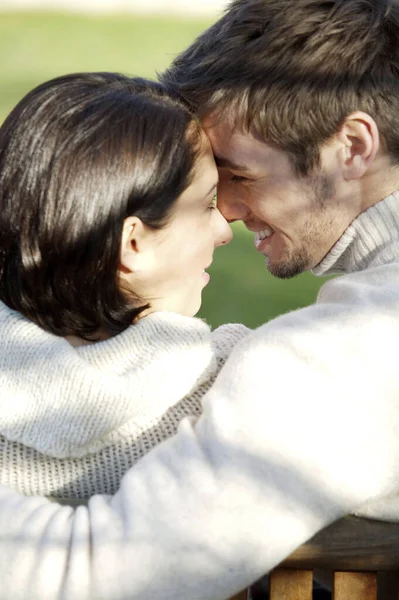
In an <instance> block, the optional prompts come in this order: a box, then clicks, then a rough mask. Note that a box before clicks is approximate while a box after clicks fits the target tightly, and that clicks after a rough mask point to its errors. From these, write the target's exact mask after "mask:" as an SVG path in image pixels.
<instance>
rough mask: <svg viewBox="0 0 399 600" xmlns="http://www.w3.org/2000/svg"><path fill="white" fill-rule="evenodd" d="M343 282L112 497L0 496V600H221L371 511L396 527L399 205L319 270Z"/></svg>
mask: <svg viewBox="0 0 399 600" xmlns="http://www.w3.org/2000/svg"><path fill="white" fill-rule="evenodd" d="M336 270H338V271H339V272H341V273H343V275H342V276H341V277H337V278H334V279H332V280H330V281H328V282H327V283H326V284H325V285H324V286H323V288H322V290H321V292H320V295H319V298H318V301H317V303H316V304H315V305H313V306H309V307H306V308H303V309H301V310H298V311H294V312H292V313H288V314H286V315H282V316H281V317H278V318H277V319H274V320H272V321H270V322H269V323H267V324H265V325H263V326H262V327H260V328H259V329H257V330H256V331H254V332H250V333H249V334H248V335H247V336H245V338H244V339H243V341H242V342H240V343H239V344H237V345H236V347H235V348H234V350H233V352H232V354H231V356H230V357H229V359H228V360H227V361H226V364H225V365H224V367H223V369H222V370H221V372H220V374H219V376H218V378H217V380H216V381H215V383H214V385H213V386H212V387H211V389H210V391H209V392H208V393H207V394H206V396H205V398H204V400H203V413H202V415H201V416H200V417H199V419H198V420H193V419H191V420H190V419H183V420H182V421H181V423H180V425H179V428H178V432H177V435H175V436H172V437H171V438H169V439H168V440H166V441H165V442H163V443H162V444H159V445H158V446H156V447H155V448H154V449H153V450H152V451H151V452H149V453H148V454H147V455H146V456H144V458H143V459H141V460H139V461H138V462H137V463H136V465H134V467H133V468H131V469H130V470H129V471H128V473H127V474H126V475H125V476H124V477H123V479H122V482H121V487H120V489H119V491H118V492H117V493H116V494H115V495H114V496H113V497H109V496H105V497H104V496H95V497H93V498H91V499H90V501H89V505H88V507H87V508H86V507H83V506H81V507H79V508H78V509H77V510H75V511H73V510H72V509H71V508H70V507H65V506H64V507H60V506H57V505H56V504H54V503H49V502H47V501H46V500H45V499H43V498H22V497H21V496H19V495H17V494H15V493H13V492H12V491H10V490H9V489H8V488H1V487H0V531H1V535H0V553H1V561H0V598H1V599H2V600H3V599H9V598H12V599H13V600H55V599H59V600H61V599H62V600H136V599H137V600H172V599H173V600H223V599H225V598H228V597H229V596H231V595H233V593H235V592H237V591H238V590H240V589H243V588H244V587H246V586H247V585H249V584H250V583H252V582H253V581H255V580H256V579H257V578H259V577H260V576H261V575H263V574H264V573H265V572H267V571H269V570H270V569H272V568H273V567H275V566H276V565H277V564H278V563H279V562H280V561H281V560H282V559H284V557H286V556H287V555H288V554H290V553H291V552H292V551H293V550H294V549H295V548H296V547H297V546H299V545H300V544H302V543H303V542H305V541H306V540H307V539H309V537H311V536H312V535H313V534H314V533H316V532H317V531H318V530H320V529H321V528H323V527H324V526H326V525H327V524H329V523H331V522H332V521H333V520H335V519H338V518H339V517H341V516H343V515H345V514H347V513H349V512H353V511H355V510H356V509H358V508H359V507H360V506H362V505H365V504H366V503H368V506H367V507H366V508H364V509H363V510H364V511H368V513H369V514H370V512H371V513H373V514H374V516H377V517H378V516H383V517H389V518H397V517H398V515H399V511H398V503H395V502H394V501H393V500H392V499H393V498H394V495H395V494H398V491H399V369H398V351H399V193H395V194H393V195H392V196H390V197H388V198H386V199H385V200H384V201H382V202H380V203H378V204H377V205H376V206H374V207H372V208H370V209H369V210H368V211H367V212H365V213H363V214H362V215H360V217H359V218H358V219H357V220H356V221H355V222H354V223H353V224H352V225H351V226H350V227H349V228H348V230H347V231H346V232H345V234H344V235H343V237H342V238H341V239H340V240H339V241H338V242H337V244H336V246H335V247H334V248H333V249H332V251H331V252H330V253H329V255H328V256H327V257H326V258H325V260H324V261H323V262H322V264H321V265H320V266H319V267H318V269H317V271H318V273H320V274H324V273H329V272H333V271H336ZM265 302H267V298H266V299H265ZM23 375H24V374H23V373H22V374H21V378H22V379H23V378H24V377H23ZM387 497H388V498H389V500H388V502H387V501H386V500H385V499H386V498H387ZM385 509H386V510H385Z"/></svg>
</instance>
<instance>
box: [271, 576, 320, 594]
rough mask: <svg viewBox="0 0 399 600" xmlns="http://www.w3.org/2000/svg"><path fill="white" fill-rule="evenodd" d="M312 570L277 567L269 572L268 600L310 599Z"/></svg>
mask: <svg viewBox="0 0 399 600" xmlns="http://www.w3.org/2000/svg"><path fill="white" fill-rule="evenodd" d="M312 587H313V573H312V571H295V570H290V569H277V570H276V571H272V573H271V574H270V600H312Z"/></svg>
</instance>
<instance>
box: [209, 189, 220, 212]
mask: <svg viewBox="0 0 399 600" xmlns="http://www.w3.org/2000/svg"><path fill="white" fill-rule="evenodd" d="M217 205H218V193H217V192H215V193H214V195H213V198H212V200H211V202H210V203H209V206H208V208H209V209H210V210H215V208H217Z"/></svg>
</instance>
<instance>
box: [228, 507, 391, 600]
mask: <svg viewBox="0 0 399 600" xmlns="http://www.w3.org/2000/svg"><path fill="white" fill-rule="evenodd" d="M266 535H267V534H266ZM314 573H316V577H317V578H318V579H320V577H319V576H318V575H319V574H320V575H321V578H322V579H324V580H326V578H327V579H328V583H329V586H330V589H331V590H332V598H333V600H399V523H385V522H382V521H372V520H368V519H359V518H356V517H346V518H345V519H341V520H340V521H337V522H336V523H334V524H332V525H330V526H329V527H327V528H326V529H324V530H323V531H321V532H319V533H318V534H317V535H315V536H314V537H313V538H312V539H311V540H309V541H308V542H307V543H306V544H304V545H303V546H301V547H300V548H298V550H296V551H295V552H294V553H293V554H291V556H289V557H288V558H287V559H286V560H285V561H284V562H283V563H282V564H281V565H279V567H278V568H277V569H275V570H274V571H272V572H271V573H270V579H269V594H270V600H312V586H313V576H314ZM245 598H246V592H242V593H241V594H239V595H237V596H235V597H234V599H233V600H245Z"/></svg>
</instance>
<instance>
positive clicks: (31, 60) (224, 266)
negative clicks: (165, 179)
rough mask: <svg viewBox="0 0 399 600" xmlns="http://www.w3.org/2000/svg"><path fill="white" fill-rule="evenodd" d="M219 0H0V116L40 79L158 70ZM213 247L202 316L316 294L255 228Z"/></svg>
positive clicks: (293, 304)
mask: <svg viewBox="0 0 399 600" xmlns="http://www.w3.org/2000/svg"><path fill="white" fill-rule="evenodd" d="M226 4H227V2H226V1H224V0H196V1H193V0H119V1H118V0H0V72H1V83H0V86H1V87H0V90H1V93H0V122H1V121H2V120H3V119H4V117H5V116H6V115H7V113H8V112H9V111H10V110H11V108H12V107H13V106H14V105H15V104H16V103H17V102H18V100H19V99H20V98H21V97H22V96H23V95H24V94H25V93H26V92H28V91H29V90H30V89H31V88H33V87H34V86H35V85H37V84H38V83H41V82H43V81H45V80H46V79H49V78H51V77H55V76H58V75H61V74H64V73H72V72H76V71H119V72H121V73H125V74H128V75H143V76H146V77H156V73H157V71H158V72H160V71H162V70H163V69H164V68H165V67H166V66H167V65H168V64H169V63H170V62H171V61H172V59H173V58H174V57H175V56H176V54H177V53H178V52H180V51H181V50H182V49H184V48H185V47H186V46H187V45H188V44H189V43H190V42H191V41H192V40H193V39H194V38H195V37H196V36H197V35H198V34H199V33H200V32H201V31H202V30H203V29H204V28H205V27H207V26H208V25H210V24H211V23H212V22H213V21H215V20H216V19H217V17H218V15H220V14H221V11H222V10H223V8H224V6H226ZM233 229H234V239H233V241H232V242H231V243H230V244H229V245H228V246H226V247H224V248H221V249H219V250H218V251H217V252H216V255H215V260H214V263H213V265H212V267H211V269H210V274H211V283H210V284H209V285H208V287H207V288H206V289H205V290H204V293H203V305H202V309H201V313H200V316H202V317H204V318H206V320H207V321H208V322H209V323H210V324H211V325H212V326H217V325H220V324H222V323H226V322H232V321H240V322H242V323H245V324H246V325H248V326H250V327H256V326H257V325H260V324H261V323H263V322H265V321H267V320H269V319H270V318H272V317H274V316H276V315H278V314H280V313H283V312H286V311H288V310H291V309H294V308H298V307H301V306H305V305H306V304H309V303H311V302H313V301H314V300H315V299H316V295H317V291H318V289H319V287H320V286H321V284H322V283H323V281H322V280H321V279H319V278H316V277H314V276H312V275H311V274H310V273H305V274H303V275H301V276H299V277H296V278H294V279H292V280H290V281H280V280H278V279H275V278H273V277H271V276H270V275H269V274H268V272H267V270H266V268H265V266H264V259H263V257H262V256H260V255H258V254H257V253H256V251H255V250H254V246H253V236H252V234H249V233H248V232H247V231H246V230H245V228H244V227H243V226H241V225H240V224H234V226H233Z"/></svg>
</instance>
